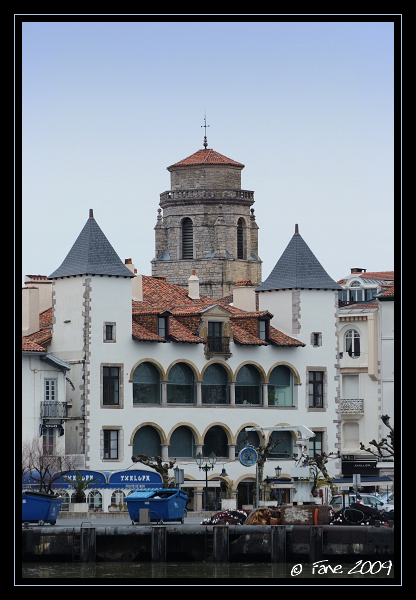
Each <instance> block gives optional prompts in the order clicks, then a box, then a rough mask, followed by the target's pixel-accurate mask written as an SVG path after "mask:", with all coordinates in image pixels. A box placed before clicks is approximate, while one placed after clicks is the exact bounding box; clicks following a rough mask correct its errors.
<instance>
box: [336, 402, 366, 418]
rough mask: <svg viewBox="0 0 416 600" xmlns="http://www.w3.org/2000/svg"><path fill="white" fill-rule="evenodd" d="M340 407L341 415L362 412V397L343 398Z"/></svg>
mask: <svg viewBox="0 0 416 600" xmlns="http://www.w3.org/2000/svg"><path fill="white" fill-rule="evenodd" d="M340 407H341V414H343V415H363V414H364V400H363V399H362V398H345V399H344V400H341V402H340Z"/></svg>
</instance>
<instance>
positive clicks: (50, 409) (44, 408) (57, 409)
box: [40, 402, 68, 419]
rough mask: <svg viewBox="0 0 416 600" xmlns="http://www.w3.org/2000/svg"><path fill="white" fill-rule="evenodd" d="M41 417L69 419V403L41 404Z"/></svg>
mask: <svg viewBox="0 0 416 600" xmlns="http://www.w3.org/2000/svg"><path fill="white" fill-rule="evenodd" d="M40 416H41V418H42V419H68V404H67V402H41V403H40Z"/></svg>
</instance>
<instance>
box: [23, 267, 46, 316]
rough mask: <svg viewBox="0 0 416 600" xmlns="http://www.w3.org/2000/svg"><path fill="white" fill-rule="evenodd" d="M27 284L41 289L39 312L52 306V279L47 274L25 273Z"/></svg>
mask: <svg viewBox="0 0 416 600" xmlns="http://www.w3.org/2000/svg"><path fill="white" fill-rule="evenodd" d="M25 286H27V287H35V288H38V290H39V307H38V308H39V314H40V313H43V312H44V311H45V310H48V308H51V307H52V281H50V280H49V279H48V278H47V277H46V275H25Z"/></svg>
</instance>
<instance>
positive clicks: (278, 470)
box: [274, 465, 282, 506]
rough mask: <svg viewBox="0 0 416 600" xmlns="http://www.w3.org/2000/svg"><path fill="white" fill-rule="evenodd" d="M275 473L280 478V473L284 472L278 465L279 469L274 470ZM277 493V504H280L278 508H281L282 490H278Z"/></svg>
mask: <svg viewBox="0 0 416 600" xmlns="http://www.w3.org/2000/svg"><path fill="white" fill-rule="evenodd" d="M274 471H275V473H276V478H278V477H280V473H281V472H282V467H279V465H277V467H275V468H274ZM277 492H278V501H277V504H278V506H280V503H281V501H280V490H279V489H278V490H277Z"/></svg>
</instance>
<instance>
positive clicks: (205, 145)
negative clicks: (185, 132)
mask: <svg viewBox="0 0 416 600" xmlns="http://www.w3.org/2000/svg"><path fill="white" fill-rule="evenodd" d="M204 122H205V125H201V127H204V128H205V135H204V148H205V150H206V149H207V147H208V140H207V127H209V125H207V116H206V115H205V116H204Z"/></svg>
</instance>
